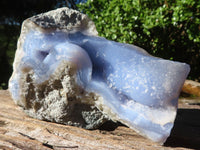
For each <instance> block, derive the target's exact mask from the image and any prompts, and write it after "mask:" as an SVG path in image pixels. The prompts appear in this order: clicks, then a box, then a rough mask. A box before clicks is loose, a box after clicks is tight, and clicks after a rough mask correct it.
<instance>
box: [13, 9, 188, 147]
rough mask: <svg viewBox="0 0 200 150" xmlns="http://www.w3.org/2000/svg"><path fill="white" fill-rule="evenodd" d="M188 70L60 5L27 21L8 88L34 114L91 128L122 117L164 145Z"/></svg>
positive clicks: (140, 131)
mask: <svg viewBox="0 0 200 150" xmlns="http://www.w3.org/2000/svg"><path fill="white" fill-rule="evenodd" d="M189 70H190V67H189V66H188V65H187V64H185V63H180V62H174V61H169V60H164V59H161V58H157V57H153V56H151V55H149V54H148V53H147V52H146V51H145V50H143V49H141V48H139V47H137V46H133V45H129V44H122V43H117V42H114V41H109V40H107V39H105V38H102V37H99V36H98V35H97V31H96V28H95V25H94V23H93V22H92V21H91V20H90V19H89V18H88V17H87V16H86V15H84V14H81V13H79V12H78V11H75V10H70V9H68V8H61V9H57V10H54V11H50V12H47V13H44V14H40V15H36V16H33V17H32V18H29V19H27V20H25V21H24V23H23V26H22V31H21V35H20V38H19V40H18V47H17V51H16V55H15V61H14V64H13V74H12V77H11V78H10V81H9V90H10V92H11V94H12V97H13V99H14V101H15V102H16V103H17V104H18V105H20V106H21V107H22V108H23V109H24V111H25V112H26V113H27V114H28V115H30V116H32V117H35V118H38V119H42V120H48V121H53V122H58V123H63V124H67V125H74V126H78V127H83V128H86V129H95V128H98V127H99V126H100V125H101V124H102V123H104V122H105V121H107V120H112V121H119V122H121V123H123V124H125V125H127V126H128V127H130V128H132V129H134V130H135V131H137V132H138V133H139V134H141V135H143V136H145V137H148V138H150V139H151V140H153V141H156V142H159V143H163V142H164V141H165V140H166V139H167V137H168V136H169V134H170V131H171V129H172V127H173V123H174V119H175V116H176V110H177V102H178V97H179V93H180V90H181V87H182V85H183V83H184V81H185V79H186V77H187V75H188V73H189Z"/></svg>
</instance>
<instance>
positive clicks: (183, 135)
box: [0, 90, 200, 150]
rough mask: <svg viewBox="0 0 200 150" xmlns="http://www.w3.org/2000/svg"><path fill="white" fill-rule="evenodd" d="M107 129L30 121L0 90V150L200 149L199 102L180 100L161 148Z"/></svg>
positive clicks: (122, 129) (132, 134)
mask: <svg viewBox="0 0 200 150" xmlns="http://www.w3.org/2000/svg"><path fill="white" fill-rule="evenodd" d="M108 127H109V125H107V127H106V125H105V127H104V128H102V129H101V130H85V129H82V128H77V127H72V126H67V125H61V124H56V123H51V122H46V121H41V120H37V119H33V118H30V117H28V116H27V115H26V114H25V113H24V112H23V111H22V110H21V109H20V107H18V106H17V105H15V104H14V102H13V101H12V99H11V97H10V95H9V92H8V91H7V90H1V91H0V149H5V150H7V149H8V150H10V149H11V150H12V149H16V150H18V149H24V150H37V149H39V150H40V149H42V150H43V149H44V150H50V149H55V150H65V149H66V150H68V149H75V150H76V149H78V150H79V149H81V150H82V149H83V150H85V149H86V150H90V149H91V150H98V149H99V150H101V149H102V150H106V149H111V150H112V149H114V150H129V149H136V150H141V149H142V150H160V149H163V150H168V149H169V150H172V149H173V150H174V149H175V150H185V149H200V100H199V99H192V100H191V99H190V100H188V99H181V100H180V103H179V110H178V113H177V117H176V121H175V124H174V128H173V129H172V132H171V135H170V137H169V138H168V140H167V141H166V143H165V144H164V146H161V145H159V144H157V143H154V142H152V141H150V140H148V139H146V138H144V137H142V136H140V135H138V134H137V133H136V132H134V131H133V130H131V129H129V128H127V127H125V126H118V127H116V128H115V129H114V128H113V129H110V128H108Z"/></svg>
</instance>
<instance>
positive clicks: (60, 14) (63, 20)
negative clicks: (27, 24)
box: [29, 7, 98, 35]
mask: <svg viewBox="0 0 200 150" xmlns="http://www.w3.org/2000/svg"><path fill="white" fill-rule="evenodd" d="M29 20H30V21H32V22H34V23H35V24H36V25H38V26H39V27H41V28H43V29H59V30H63V31H67V32H70V31H73V32H74V31H82V32H85V33H86V34H88V33H89V34H90V35H97V34H98V33H97V31H96V27H95V25H94V23H93V22H92V21H91V20H90V19H89V18H88V17H87V16H86V15H85V14H82V13H80V12H79V11H76V10H73V9H69V8H67V7H64V8H59V9H56V10H52V11H49V12H47V13H42V14H39V15H36V16H33V17H31V18H29Z"/></svg>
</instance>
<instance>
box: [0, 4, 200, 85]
mask: <svg viewBox="0 0 200 150" xmlns="http://www.w3.org/2000/svg"><path fill="white" fill-rule="evenodd" d="M60 7H69V8H72V9H76V10H79V11H81V12H83V13H85V14H87V15H88V16H89V17H90V18H91V19H92V20H93V21H94V22H95V25H96V27H97V30H98V32H99V35H100V36H103V37H105V38H107V39H110V40H114V41H118V42H123V43H129V44H134V45H137V46H140V47H142V48H144V49H145V50H147V51H148V52H149V53H150V54H152V55H154V56H158V57H162V58H165V59H170V60H175V61H180V62H186V63H188V64H190V66H191V72H190V74H189V76H188V78H189V79H191V80H196V81H200V1H198V0H151V1H149V0H126V1H124V0H1V1H0V89H7V87H8V80H9V78H10V76H11V73H12V63H13V60H14V55H15V51H16V46H17V40H18V37H19V35H20V29H21V25H22V22H23V20H25V19H27V18H28V17H31V16H33V15H36V14H39V13H43V12H46V11H49V10H52V9H56V8H60Z"/></svg>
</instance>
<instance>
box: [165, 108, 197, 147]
mask: <svg viewBox="0 0 200 150" xmlns="http://www.w3.org/2000/svg"><path fill="white" fill-rule="evenodd" d="M164 146H167V147H184V148H191V149H200V110H199V109H178V112H177V116H176V120H175V122H174V127H173V129H172V131H171V134H170V136H169V138H168V139H167V141H166V142H165V144H164Z"/></svg>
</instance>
